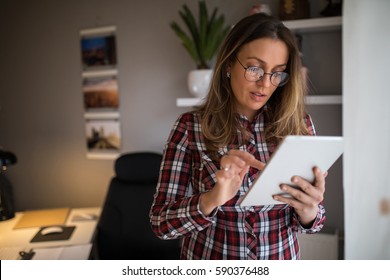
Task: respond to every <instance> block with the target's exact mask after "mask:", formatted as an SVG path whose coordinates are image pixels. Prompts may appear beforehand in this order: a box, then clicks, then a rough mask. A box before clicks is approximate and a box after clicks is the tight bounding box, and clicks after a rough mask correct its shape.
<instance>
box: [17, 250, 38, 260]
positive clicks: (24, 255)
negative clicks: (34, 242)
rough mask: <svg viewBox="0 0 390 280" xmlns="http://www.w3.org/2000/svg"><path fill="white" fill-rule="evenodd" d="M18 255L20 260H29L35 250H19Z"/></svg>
mask: <svg viewBox="0 0 390 280" xmlns="http://www.w3.org/2000/svg"><path fill="white" fill-rule="evenodd" d="M19 255H20V259H21V260H31V259H32V258H33V257H34V255H35V252H34V251H33V249H31V250H30V251H28V252H25V251H20V252H19Z"/></svg>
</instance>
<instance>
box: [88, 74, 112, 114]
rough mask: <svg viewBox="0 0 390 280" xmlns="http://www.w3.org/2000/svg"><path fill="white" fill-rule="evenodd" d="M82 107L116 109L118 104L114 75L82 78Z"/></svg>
mask: <svg viewBox="0 0 390 280" xmlns="http://www.w3.org/2000/svg"><path fill="white" fill-rule="evenodd" d="M83 94H84V107H85V109H86V110H91V109H110V108H111V109H117V108H118V106H119V98H118V80H117V78H116V77H114V76H112V77H97V78H84V80H83Z"/></svg>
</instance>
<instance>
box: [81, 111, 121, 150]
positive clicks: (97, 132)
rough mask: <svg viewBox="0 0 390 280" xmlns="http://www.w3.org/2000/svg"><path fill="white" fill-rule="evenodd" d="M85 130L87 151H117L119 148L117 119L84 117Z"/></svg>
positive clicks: (119, 136)
mask: <svg viewBox="0 0 390 280" xmlns="http://www.w3.org/2000/svg"><path fill="white" fill-rule="evenodd" d="M85 132H86V145H87V148H88V153H91V152H92V153H94V152H98V153H101V152H119V150H120V148H121V133H120V125H119V119H102V118H96V119H86V120H85Z"/></svg>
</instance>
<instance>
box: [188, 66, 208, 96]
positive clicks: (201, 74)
mask: <svg viewBox="0 0 390 280" xmlns="http://www.w3.org/2000/svg"><path fill="white" fill-rule="evenodd" d="M212 77H213V70H212V69H202V70H192V71H190V72H189V73H188V89H189V91H190V93H191V94H192V95H193V96H196V97H199V98H203V97H205V96H206V95H207V93H208V92H209V89H210V82H211V79H212Z"/></svg>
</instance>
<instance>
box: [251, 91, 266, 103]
mask: <svg viewBox="0 0 390 280" xmlns="http://www.w3.org/2000/svg"><path fill="white" fill-rule="evenodd" d="M251 97H252V99H254V100H255V101H264V100H265V99H266V98H267V95H266V94H264V93H261V92H251Z"/></svg>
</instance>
